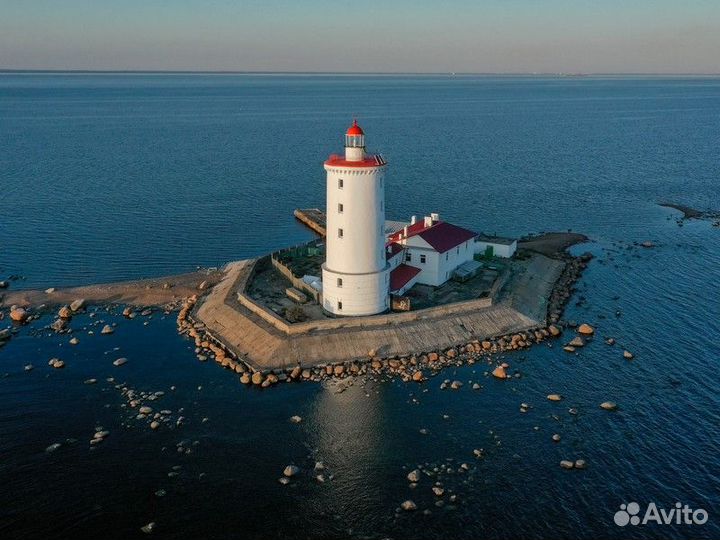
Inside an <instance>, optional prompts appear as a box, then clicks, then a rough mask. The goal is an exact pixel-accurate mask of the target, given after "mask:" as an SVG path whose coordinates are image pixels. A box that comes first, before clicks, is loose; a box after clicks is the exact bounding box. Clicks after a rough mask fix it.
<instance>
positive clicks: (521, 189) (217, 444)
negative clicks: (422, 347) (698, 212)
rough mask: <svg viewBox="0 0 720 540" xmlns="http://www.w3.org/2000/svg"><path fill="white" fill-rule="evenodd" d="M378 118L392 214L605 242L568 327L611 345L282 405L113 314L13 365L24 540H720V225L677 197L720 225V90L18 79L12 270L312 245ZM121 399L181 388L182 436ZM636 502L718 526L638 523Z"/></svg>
mask: <svg viewBox="0 0 720 540" xmlns="http://www.w3.org/2000/svg"><path fill="white" fill-rule="evenodd" d="M353 117H357V118H358V121H359V122H360V124H361V125H362V126H363V128H364V129H365V132H366V136H367V142H368V145H369V147H370V148H371V149H373V150H375V151H379V152H381V153H383V154H384V156H385V157H386V159H387V160H388V161H389V163H390V169H389V176H388V179H387V203H386V206H387V213H388V217H390V218H393V219H403V218H408V217H409V216H410V215H412V214H417V215H423V214H427V213H429V212H439V213H440V214H441V216H443V217H444V218H446V219H448V220H450V221H452V222H455V223H458V224H460V225H465V226H467V227H470V228H473V229H475V230H477V231H484V232H488V233H495V232H496V233H498V234H503V235H516V236H517V235H524V234H527V233H530V232H540V231H565V230H570V229H571V230H573V231H578V232H582V233H585V234H587V235H588V236H589V237H590V239H591V242H590V243H588V244H585V245H582V246H577V247H576V248H574V250H575V251H576V252H583V251H591V252H592V253H593V254H594V255H595V259H594V260H593V261H592V262H591V263H590V266H589V269H588V270H587V272H586V273H585V274H584V275H583V277H582V280H581V281H580V283H579V285H578V291H577V292H576V294H575V295H574V297H573V298H572V299H571V302H570V305H569V307H568V310H567V313H566V316H567V318H568V319H572V320H576V321H578V322H588V323H590V324H592V325H593V326H595V327H596V330H597V337H596V338H595V339H594V340H593V341H592V342H591V343H589V345H588V346H587V347H585V348H583V349H581V350H580V351H579V352H578V354H567V353H565V352H563V351H562V350H561V348H560V347H559V346H558V345H559V343H558V342H556V345H555V346H554V347H548V346H546V345H541V346H536V347H534V348H533V349H531V350H529V351H524V352H520V353H517V354H507V355H506V357H505V361H507V362H508V363H509V364H510V365H511V366H512V368H513V369H518V370H519V371H520V372H521V374H522V377H521V378H518V379H513V380H512V381H505V382H501V381H497V380H493V379H491V378H488V377H487V376H486V371H487V369H488V367H487V365H486V364H475V365H469V366H465V367H462V368H458V369H450V370H447V371H445V372H443V373H442V374H441V375H440V376H439V377H435V378H433V379H431V380H430V381H429V382H427V383H426V384H423V385H415V384H413V385H408V384H403V383H399V382H394V381H382V382H381V381H373V380H360V379H359V380H357V381H356V382H355V384H354V385H353V386H352V387H350V388H348V390H346V391H344V392H342V393H337V388H336V387H335V386H333V385H329V384H328V385H319V384H309V383H306V384H288V385H281V386H279V387H276V388H272V389H269V390H265V391H258V390H257V389H253V388H246V387H244V386H243V385H241V384H240V382H239V380H238V377H237V376H236V375H234V374H231V373H230V372H228V371H225V370H222V369H221V368H219V367H217V366H216V365H215V364H214V363H212V362H208V363H200V362H198V360H197V358H196V356H195V354H194V351H193V348H194V347H193V344H192V343H191V342H189V341H186V340H185V339H183V338H181V337H179V336H178V335H177V334H176V331H175V322H174V315H168V316H166V315H164V314H163V313H162V312H155V313H154V314H153V315H152V316H151V317H137V318H135V319H133V320H126V319H124V318H122V317H121V316H120V315H119V311H120V309H121V308H111V309H106V308H104V307H95V308H92V310H91V313H88V314H85V315H82V316H79V317H75V318H74V319H73V321H72V324H71V326H72V328H73V335H74V336H76V337H78V339H79V340H80V343H79V344H78V345H75V346H72V345H70V344H69V343H68V340H69V336H67V335H66V336H57V335H54V334H53V335H51V334H50V333H49V332H48V331H45V330H43V327H45V326H47V325H48V324H49V323H50V322H52V319H51V318H50V317H49V316H46V317H43V318H41V319H40V320H38V321H33V322H32V323H31V324H30V325H28V326H26V327H24V328H22V329H21V330H20V332H19V333H18V335H17V336H16V337H14V338H13V339H12V340H11V341H10V342H9V343H8V344H7V345H6V346H5V347H3V348H0V537H1V538H3V539H16V538H17V539H20V538H23V539H28V538H43V539H54V538H57V539H66V538H91V537H92V538H107V539H111V538H113V539H114V538H118V539H127V538H135V537H144V536H145V535H144V534H143V533H142V532H141V531H140V528H141V527H142V526H143V525H145V524H147V523H149V522H155V523H156V528H155V530H154V531H153V533H152V536H157V537H158V538H238V539H241V538H282V539H296V538H297V539H301V538H328V539H330V538H367V539H381V538H395V539H405V538H423V539H430V538H462V539H466V538H467V539H477V538H487V539H516V538H531V539H544V538H552V539H572V540H584V539H597V538H618V539H619V538H637V539H646V538H647V539H649V538H670V539H685V538H688V539H689V538H692V539H715V538H718V537H720V375H719V370H718V368H719V364H720V340H719V336H720V285H719V284H720V228H717V227H713V226H712V223H711V222H710V221H707V220H691V221H685V222H684V223H683V225H682V226H680V225H678V223H677V220H678V218H679V217H680V215H681V214H680V213H679V212H677V211H675V210H672V209H668V208H665V207H662V206H660V205H659V204H658V203H659V202H663V201H670V202H675V203H682V204H686V205H689V206H693V207H696V208H699V209H715V210H720V159H719V158H718V148H720V78H701V77H685V78H661V77H644V78H639V77H578V78H573V77H564V78H563V77H470V76H456V77H450V76H447V77H446V76H427V77H420V76H300V75H298V76H280V75H188V74H177V75H172V74H0V279H4V278H7V277H9V276H18V277H19V279H17V280H15V281H12V282H11V287H12V288H14V289H19V288H36V287H41V288H47V287H62V286H68V285H78V284H87V283H94V282H100V281H110V280H121V279H131V278H139V277H152V276H162V275H166V274H169V273H175V272H183V271H188V270H192V269H194V268H196V267H197V266H219V265H222V264H223V263H224V262H226V261H229V260H237V259H242V258H247V257H252V256H256V255H259V254H262V253H266V252H268V251H270V250H273V249H276V248H279V247H281V246H286V245H288V244H296V243H300V242H303V241H306V240H308V239H310V238H311V237H312V236H311V233H309V232H308V231H307V230H305V229H304V228H303V227H302V226H300V225H299V224H298V223H296V221H295V220H294V218H293V216H292V210H293V209H294V208H298V207H309V206H322V205H323V204H324V182H325V178H324V171H323V168H322V162H323V160H324V159H325V157H326V156H327V155H328V154H329V153H331V152H336V151H338V150H340V148H341V144H342V134H343V132H344V130H345V129H346V128H347V126H348V125H349V124H350V122H351V121H352V118H353ZM646 240H649V241H652V242H654V244H655V245H656V247H655V248H652V249H644V248H641V247H638V246H637V244H636V243H638V242H643V241H646ZM91 315H92V317H91ZM107 322H117V329H116V331H115V333H114V334H112V335H110V336H102V335H100V334H99V329H100V327H101V325H102V324H105V323H107ZM8 325H9V323H8V321H7V319H5V320H4V321H1V322H0V327H3V328H4V327H6V326H8ZM90 331H92V332H93V333H92V334H91V333H89V332H90ZM606 336H608V337H609V336H611V337H614V338H615V339H616V340H617V342H618V345H616V346H614V347H610V346H608V345H606V344H605V343H604V342H603V339H602V338H603V337H606ZM624 348H626V349H628V350H630V351H632V352H633V353H634V355H635V359H634V360H633V361H627V360H625V359H624V358H623V357H622V350H623V349H624ZM52 357H59V358H62V359H63V360H64V361H65V363H66V367H65V369H63V370H54V369H52V368H50V367H49V366H48V365H47V362H48V360H49V359H50V358H52ZM118 357H126V358H127V359H128V362H127V364H125V365H124V366H122V367H115V366H113V364H112V362H113V360H115V359H116V358H118ZM26 364H33V365H34V369H33V370H32V371H25V370H24V366H25V365H26ZM90 378H94V379H97V383H96V384H84V383H83V381H85V380H86V379H90ZM108 378H113V379H112V380H111V381H108V380H107V379H108ZM445 378H447V379H458V380H461V381H464V382H465V385H464V386H463V387H462V389H461V390H459V391H450V390H440V384H441V382H442V380H443V379H445ZM471 381H472V382H479V383H480V384H481V385H482V389H481V390H477V391H473V390H472V389H471V386H472V385H471ZM116 385H124V386H125V387H126V388H130V389H133V390H134V391H136V392H138V393H140V392H164V395H162V396H159V397H158V399H157V400H156V401H154V402H152V407H153V408H154V409H156V410H161V409H164V410H169V411H170V413H169V414H170V417H171V418H172V419H173V422H172V424H163V425H162V426H161V428H160V429H158V430H156V431H153V430H150V429H149V428H148V427H147V423H146V422H145V421H142V420H137V419H136V418H135V414H137V411H136V410H133V412H132V413H131V412H130V410H129V409H128V408H127V407H126V404H127V401H128V400H127V399H126V398H125V397H124V396H123V395H121V389H119V388H116ZM550 393H560V394H562V395H563V396H564V400H563V401H561V402H557V403H553V402H550V401H548V400H547V399H546V396H547V394H550ZM607 400H612V401H615V402H617V403H618V405H619V408H618V410H617V411H615V412H607V411H603V410H601V409H600V408H599V404H600V403H601V402H603V401H607ZM523 402H525V403H528V404H529V405H530V406H531V408H530V410H529V412H527V413H521V412H520V404H521V403H523ZM570 408H575V409H577V414H576V415H573V414H570V413H569V409H570ZM293 415H299V416H301V417H302V422H300V423H299V424H295V423H292V422H290V420H289V419H290V417H291V416H293ZM180 417H182V418H183V419H182V420H180V422H179V424H178V423H177V420H179V419H180ZM97 428H102V429H101V431H102V430H108V431H110V435H109V436H108V437H107V438H106V439H105V440H104V442H102V443H101V444H95V445H91V444H90V440H91V439H92V438H93V434H94V433H95V432H96V431H97ZM421 429H424V430H427V434H425V435H423V434H422V433H421V432H420V430H421ZM554 433H557V434H560V435H561V437H562V439H561V441H560V442H557V443H556V442H553V441H552V439H551V436H552V435H553V434H554ZM55 443H60V446H59V447H57V448H56V449H55V450H54V451H50V452H48V451H46V448H47V447H48V446H50V445H52V444H55ZM478 448H483V449H484V450H485V457H484V458H481V459H478V458H476V457H475V456H474V454H473V450H474V449H478ZM562 459H584V460H586V462H587V465H588V466H587V469H585V470H582V471H579V470H571V471H568V470H563V469H561V468H560V467H559V462H560V460H562ZM316 461H322V462H323V463H324V465H325V470H324V475H325V477H326V481H325V482H324V483H320V482H318V481H317V480H316V479H315V475H316V474H317V473H316V472H314V471H313V467H314V465H315V462H316ZM463 463H465V464H467V468H468V470H467V471H465V470H464V469H463V472H460V469H461V464H463ZM288 464H296V465H298V466H299V467H300V468H301V469H302V472H301V473H300V474H299V475H298V476H297V477H294V478H293V479H292V481H291V483H290V484H289V485H282V484H280V483H279V482H278V478H280V477H281V476H282V471H283V469H284V468H285V466H286V465H288ZM418 466H421V467H422V468H423V469H424V470H427V471H429V472H430V473H432V476H425V475H423V477H422V479H421V480H420V482H419V483H418V486H417V487H415V488H411V487H409V485H408V481H407V479H406V475H407V473H408V472H409V471H410V470H412V469H415V468H416V467H418ZM437 481H439V482H441V483H442V485H443V488H444V489H445V494H444V495H443V496H442V497H437V496H436V495H435V494H434V493H433V491H432V490H431V487H432V486H433V485H434V483H435V482H437ZM451 495H454V496H455V497H454V500H452V501H451ZM406 499H412V500H413V501H415V503H416V504H417V506H418V510H417V511H415V512H398V511H396V510H397V509H398V507H399V505H400V503H402V502H403V501H404V500H406ZM438 499H441V500H443V501H444V504H443V505H442V506H439V505H437V504H436V501H437V500H438ZM630 502H637V503H638V504H639V505H640V506H641V508H642V509H643V511H644V509H645V508H646V507H647V506H648V505H650V503H655V504H656V505H657V506H658V507H659V508H664V509H666V510H669V509H672V508H673V507H674V505H675V503H677V502H679V503H682V504H687V505H688V506H689V507H691V508H692V509H704V510H705V511H706V512H707V514H708V521H707V523H705V524H704V525H684V524H677V523H675V524H670V525H665V524H657V523H647V524H645V525H642V524H641V525H627V526H625V527H621V526H618V525H616V524H615V523H614V520H613V517H614V515H615V513H616V512H617V511H618V510H620V505H621V504H628V503H630ZM425 510H427V511H428V512H425Z"/></svg>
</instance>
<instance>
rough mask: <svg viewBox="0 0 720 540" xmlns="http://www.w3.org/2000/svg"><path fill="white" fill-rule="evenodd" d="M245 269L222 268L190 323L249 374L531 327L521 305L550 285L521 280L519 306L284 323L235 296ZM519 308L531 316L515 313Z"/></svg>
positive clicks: (549, 264)
mask: <svg viewBox="0 0 720 540" xmlns="http://www.w3.org/2000/svg"><path fill="white" fill-rule="evenodd" d="M538 257H543V256H542V255H538ZM543 260H544V264H543V265H541V266H542V268H543V269H544V271H545V272H548V273H549V275H552V276H556V275H557V274H558V273H559V271H560V270H561V269H562V267H563V266H564V262H562V261H559V260H554V259H549V258H546V257H543ZM253 265H254V260H245V261H239V262H234V263H230V264H228V265H227V267H226V268H225V276H224V278H223V279H222V281H221V282H220V283H219V284H218V285H216V286H215V288H214V289H213V290H212V291H211V293H210V294H209V295H207V297H205V298H204V299H202V300H201V301H200V302H199V303H198V307H197V308H196V310H195V313H194V314H193V318H194V319H196V320H197V321H199V322H202V323H203V324H204V325H205V326H206V328H207V330H208V331H209V332H210V333H211V334H212V335H213V336H215V337H217V338H218V339H220V340H221V341H222V342H223V344H224V345H225V346H226V347H227V348H228V349H229V350H230V351H231V352H232V353H234V354H235V355H237V356H238V357H242V358H243V359H244V360H245V361H246V362H247V363H248V364H249V365H251V366H252V367H254V368H256V369H270V368H287V367H294V366H296V365H297V364H301V365H303V366H313V365H318V364H326V363H336V362H343V361H348V360H359V359H367V358H368V355H369V353H370V351H374V352H375V354H377V355H378V356H382V357H390V356H395V355H407V354H419V353H423V352H429V351H437V350H440V349H444V348H447V347H451V346H455V345H459V344H463V343H468V342H470V341H472V340H482V339H486V338H490V337H494V336H501V335H505V334H510V333H515V332H521V331H524V330H528V329H532V328H537V327H540V326H544V325H545V320H544V318H542V319H538V318H534V317H533V316H532V315H533V314H537V313H538V312H540V311H542V310H541V309H539V308H541V307H542V306H537V305H530V306H528V305H527V304H528V302H532V299H533V298H536V299H537V302H540V303H544V302H546V301H547V298H548V296H549V295H550V293H551V291H552V286H553V284H554V280H553V279H534V280H529V281H528V282H527V283H526V284H524V286H525V287H529V289H528V290H527V291H525V292H524V294H523V302H517V301H513V300H512V299H508V300H507V301H503V302H501V303H499V304H497V305H488V301H487V299H478V300H471V301H467V302H460V303H456V304H448V305H445V306H438V307H434V308H428V309H424V310H419V311H415V312H408V313H389V314H384V315H375V316H370V317H351V318H343V319H330V320H326V321H314V322H313V323H303V324H302V325H288V324H287V323H282V322H277V321H275V320H274V319H273V314H271V313H264V314H263V313H262V312H261V311H258V309H257V308H256V307H255V306H253V305H251V304H249V303H248V301H247V299H246V298H243V297H242V292H243V291H244V287H245V284H246V282H247V280H248V279H249V278H250V276H251V273H252V270H253ZM534 270H535V271H537V270H538V268H534ZM530 289H532V290H530ZM238 293H240V297H239V296H238ZM516 304H517V305H516ZM524 308H529V309H528V311H529V312H531V315H527V314H525V313H523V311H521V309H524ZM283 325H285V326H283Z"/></svg>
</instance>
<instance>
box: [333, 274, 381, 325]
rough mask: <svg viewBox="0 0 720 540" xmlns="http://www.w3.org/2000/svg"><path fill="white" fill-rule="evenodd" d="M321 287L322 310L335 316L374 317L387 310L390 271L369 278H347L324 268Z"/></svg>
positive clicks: (357, 276) (371, 275)
mask: <svg viewBox="0 0 720 540" xmlns="http://www.w3.org/2000/svg"><path fill="white" fill-rule="evenodd" d="M338 279H341V280H342V285H339V284H338ZM322 283H323V292H322V306H323V308H324V309H325V310H326V311H328V312H330V313H333V314H335V315H344V316H357V315H374V314H376V313H382V312H383V311H387V310H388V309H389V308H390V269H389V267H388V268H385V269H383V270H382V271H380V272H370V273H368V274H346V273H341V272H333V271H332V270H330V269H329V268H328V267H327V264H323V268H322Z"/></svg>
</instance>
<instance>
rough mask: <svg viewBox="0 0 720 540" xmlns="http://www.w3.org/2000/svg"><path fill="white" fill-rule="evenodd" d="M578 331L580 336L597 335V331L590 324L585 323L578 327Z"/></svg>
mask: <svg viewBox="0 0 720 540" xmlns="http://www.w3.org/2000/svg"><path fill="white" fill-rule="evenodd" d="M577 331H578V333H579V334H582V335H584V336H592V335H593V334H594V333H595V329H594V328H593V327H592V326H590V325H589V324H585V323H583V324H581V325H580V326H578V329H577Z"/></svg>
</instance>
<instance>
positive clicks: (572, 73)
mask: <svg viewBox="0 0 720 540" xmlns="http://www.w3.org/2000/svg"><path fill="white" fill-rule="evenodd" d="M24 73H27V74H32V73H47V74H53V73H55V74H62V73H69V74H73V73H75V74H135V73H137V74H198V75H344V76H363V75H382V76H403V75H425V76H516V77H547V76H555V77H598V76H606V77H607V76H614V77H633V76H635V77H637V76H643V77H718V76H720V72H671V71H668V72H662V71H659V72H656V71H652V72H651V71H648V72H643V71H637V72H636V71H626V72H624V71H618V72H613V71H607V72H605V71H596V72H592V71H591V72H583V71H477V72H474V71H271V70H203V69H25V68H0V74H24Z"/></svg>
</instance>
